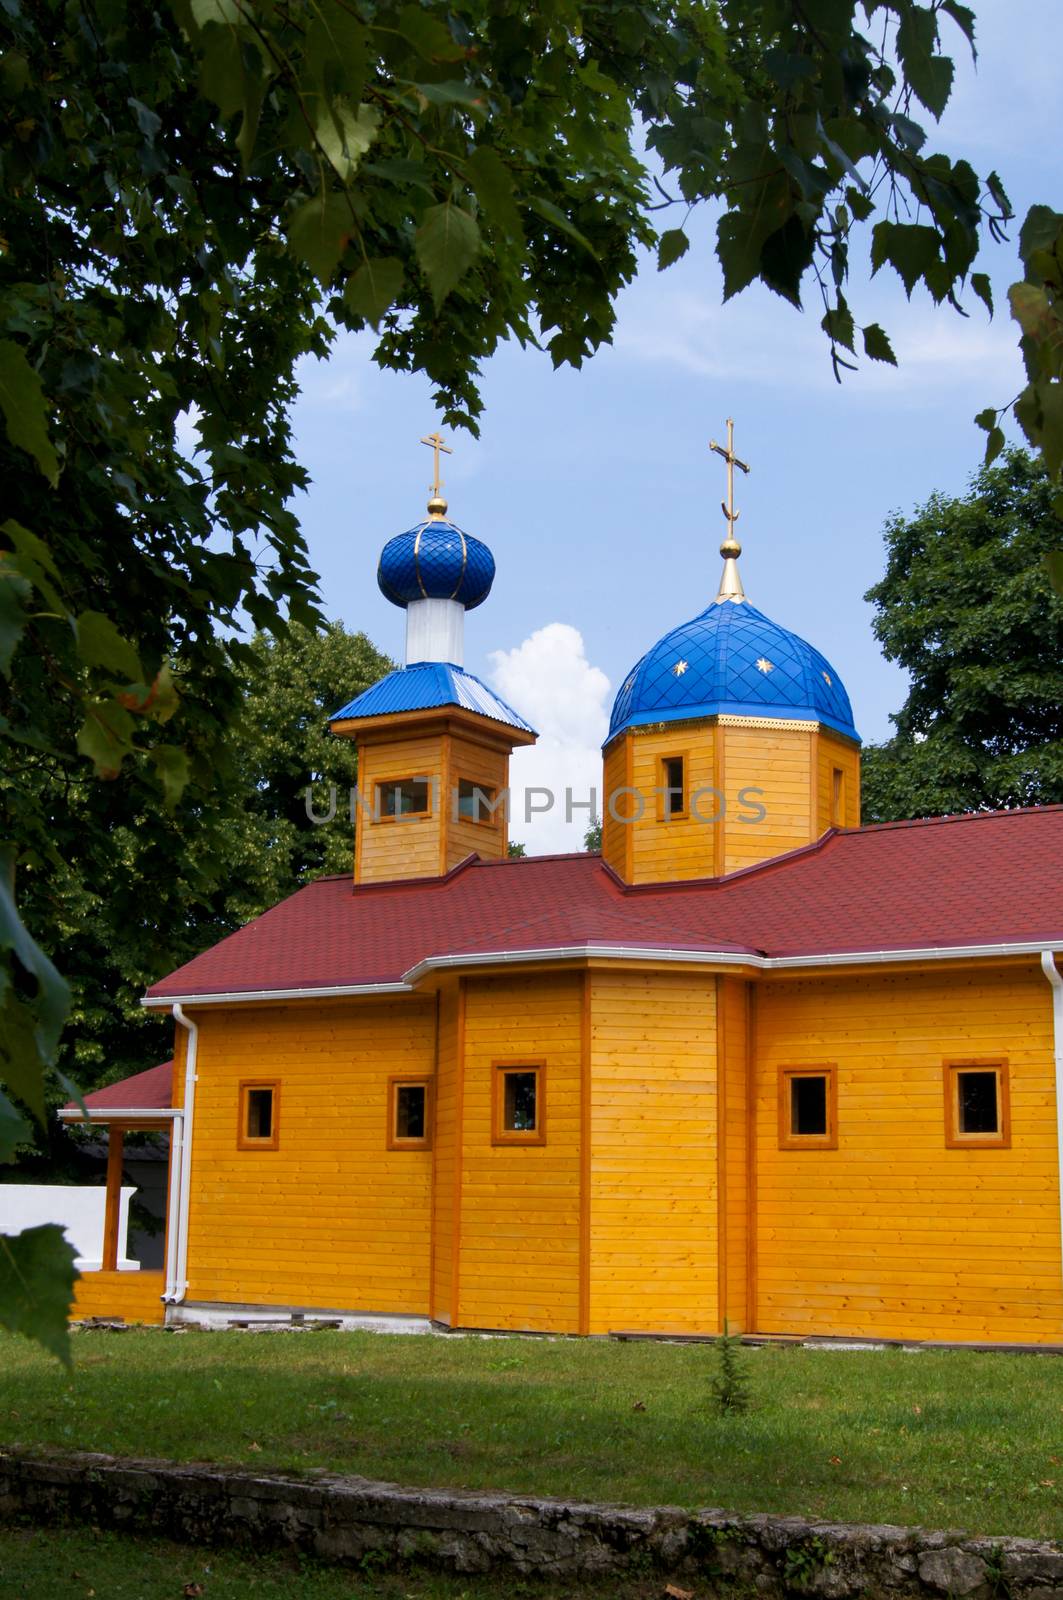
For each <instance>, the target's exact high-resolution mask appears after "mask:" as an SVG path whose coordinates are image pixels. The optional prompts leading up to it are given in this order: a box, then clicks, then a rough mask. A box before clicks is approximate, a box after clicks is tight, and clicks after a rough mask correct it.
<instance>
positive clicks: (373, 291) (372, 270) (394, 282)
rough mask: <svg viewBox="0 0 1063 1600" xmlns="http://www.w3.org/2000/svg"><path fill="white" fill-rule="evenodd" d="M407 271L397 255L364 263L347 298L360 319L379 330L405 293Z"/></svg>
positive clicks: (349, 286)
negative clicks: (392, 307) (404, 283)
mask: <svg viewBox="0 0 1063 1600" xmlns="http://www.w3.org/2000/svg"><path fill="white" fill-rule="evenodd" d="M403 278H404V271H403V265H402V262H401V261H400V260H399V259H398V258H397V257H396V256H381V257H380V258H379V259H376V260H372V259H371V260H369V261H365V262H363V264H362V265H361V266H360V267H359V268H358V271H357V272H354V273H352V274H351V276H350V277H349V278H348V279H347V286H346V288H345V289H344V291H343V298H344V300H345V301H346V303H347V304H348V305H349V306H350V308H351V310H352V311H354V312H357V314H358V316H360V317H364V318H365V320H366V322H371V323H372V325H373V327H374V328H379V326H380V324H381V322H382V321H383V319H384V315H385V313H386V312H387V311H388V310H389V309H390V308H391V306H393V305H394V304H395V301H396V300H397V299H398V298H399V295H400V294H401V293H402V284H403Z"/></svg>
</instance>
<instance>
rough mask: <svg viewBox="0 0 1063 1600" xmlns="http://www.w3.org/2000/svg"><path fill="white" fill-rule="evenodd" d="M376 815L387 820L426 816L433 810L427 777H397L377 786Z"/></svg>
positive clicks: (393, 820) (396, 820)
mask: <svg viewBox="0 0 1063 1600" xmlns="http://www.w3.org/2000/svg"><path fill="white" fill-rule="evenodd" d="M376 800H377V803H376V815H377V816H379V817H381V818H383V820H384V821H386V822H398V821H399V820H401V818H403V817H426V816H427V815H428V813H429V811H430V810H431V789H430V786H429V780H428V779H427V778H395V779H392V780H389V781H388V782H387V783H378V784H377V786H376Z"/></svg>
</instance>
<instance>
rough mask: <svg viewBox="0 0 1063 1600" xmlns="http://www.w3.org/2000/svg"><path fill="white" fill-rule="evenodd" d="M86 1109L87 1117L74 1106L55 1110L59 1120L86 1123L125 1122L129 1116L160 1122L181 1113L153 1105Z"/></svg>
mask: <svg viewBox="0 0 1063 1600" xmlns="http://www.w3.org/2000/svg"><path fill="white" fill-rule="evenodd" d="M86 1110H87V1111H88V1116H87V1117H86V1116H85V1114H84V1112H82V1111H79V1110H78V1108H77V1107H76V1106H75V1108H74V1110H73V1111H68V1110H67V1109H66V1107H65V1106H64V1107H63V1108H62V1109H61V1110H59V1111H57V1112H56V1116H57V1117H58V1118H59V1120H60V1122H86V1123H87V1122H90V1121H91V1122H118V1121H119V1120H121V1121H122V1122H125V1121H126V1120H128V1119H131V1118H132V1119H135V1120H136V1121H137V1122H161V1121H166V1120H169V1119H170V1118H171V1117H179V1116H180V1115H181V1111H180V1108H178V1109H177V1110H176V1111H174V1110H163V1109H162V1108H161V1107H153V1108H152V1109H151V1110H150V1111H148V1110H146V1109H145V1107H144V1106H140V1107H137V1106H98V1107H96V1108H95V1109H94V1108H93V1107H92V1106H87V1107H86Z"/></svg>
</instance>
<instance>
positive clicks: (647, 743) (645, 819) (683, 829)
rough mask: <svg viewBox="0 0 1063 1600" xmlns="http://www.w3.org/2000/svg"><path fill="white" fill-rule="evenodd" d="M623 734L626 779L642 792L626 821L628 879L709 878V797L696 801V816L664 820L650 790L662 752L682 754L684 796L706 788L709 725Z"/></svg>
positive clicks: (709, 782) (656, 783) (658, 778)
mask: <svg viewBox="0 0 1063 1600" xmlns="http://www.w3.org/2000/svg"><path fill="white" fill-rule="evenodd" d="M626 737H627V738H628V739H630V740H631V762H630V767H629V771H630V773H631V777H630V784H631V786H632V787H633V788H635V789H637V790H638V792H639V794H640V795H641V796H643V797H644V809H643V812H642V816H641V818H639V819H638V820H636V821H635V822H633V823H632V824H631V825H630V831H631V845H630V850H631V877H632V882H633V883H659V882H661V881H663V880H664V879H668V880H669V881H670V882H676V881H677V880H680V879H688V878H708V877H711V876H712V873H713V872H714V870H715V857H714V841H715V836H716V828H715V826H714V824H713V822H712V821H711V820H708V821H706V820H704V819H706V818H709V819H711V818H712V817H713V816H714V814H715V812H716V810H717V809H718V808H717V806H716V803H715V800H714V796H713V795H712V794H704V795H702V796H701V798H700V799H699V800H698V808H699V810H700V812H701V816H700V817H699V816H697V815H695V814H694V812H693V811H691V812H690V813H689V814H688V815H687V816H686V817H680V818H671V819H668V820H665V818H664V815H663V806H662V804H661V803H660V802H659V801H658V798H657V796H656V795H655V794H654V790H655V789H657V788H659V787H661V785H662V781H663V780H662V774H661V762H662V760H663V759H664V758H665V757H668V756H683V757H685V761H686V787H687V794H688V796H691V795H693V794H695V792H696V791H698V790H705V789H711V788H712V786H713V783H714V781H715V773H714V767H713V760H714V750H715V732H714V729H713V727H712V725H711V724H710V723H706V722H701V723H697V724H694V725H691V724H687V723H680V724H675V725H673V726H672V727H670V728H668V729H666V730H665V731H664V732H663V733H657V732H654V733H643V732H641V731H635V732H633V733H629V734H627V735H626ZM618 809H619V808H618Z"/></svg>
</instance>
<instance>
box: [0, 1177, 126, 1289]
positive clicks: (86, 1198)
mask: <svg viewBox="0 0 1063 1600" xmlns="http://www.w3.org/2000/svg"><path fill="white" fill-rule="evenodd" d="M136 1192H137V1191H136V1189H135V1188H124V1187H123V1189H122V1198H121V1203H120V1205H119V1208H118V1270H119V1272H139V1271H140V1262H139V1261H133V1260H131V1259H130V1258H129V1257H128V1256H127V1254H126V1250H127V1248H128V1236H129V1202H130V1200H131V1199H132V1198H133V1196H134V1195H135V1194H136ZM106 1205H107V1190H106V1187H102V1186H101V1185H99V1184H93V1185H91V1186H90V1185H87V1184H58V1183H57V1184H45V1183H0V1233H21V1232H22V1231H23V1229H24V1228H36V1227H39V1226H40V1224H41V1223H43V1222H57V1223H58V1224H59V1225H60V1227H62V1228H65V1229H66V1236H67V1238H68V1239H69V1241H70V1243H71V1244H72V1245H73V1246H74V1249H75V1250H76V1251H77V1259H76V1261H75V1262H74V1265H75V1266H76V1267H78V1268H79V1269H80V1270H81V1271H82V1272H99V1270H100V1267H101V1265H102V1263H103V1223H104V1212H105V1210H106Z"/></svg>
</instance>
